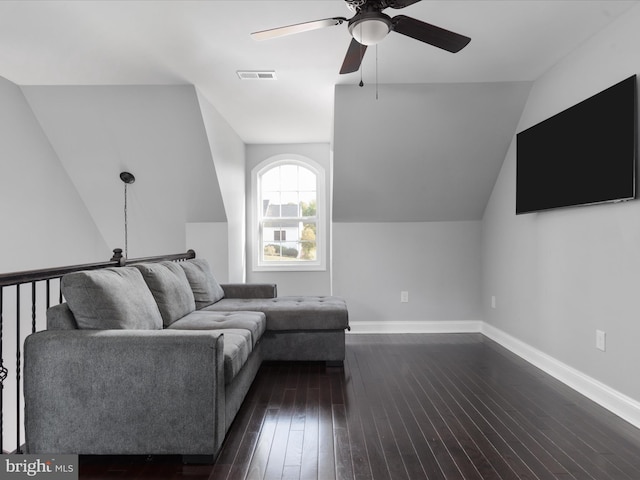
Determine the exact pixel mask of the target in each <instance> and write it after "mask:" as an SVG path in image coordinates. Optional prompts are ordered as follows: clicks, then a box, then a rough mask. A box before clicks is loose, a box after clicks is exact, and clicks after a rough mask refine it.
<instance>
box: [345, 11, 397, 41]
mask: <svg viewBox="0 0 640 480" xmlns="http://www.w3.org/2000/svg"><path fill="white" fill-rule="evenodd" d="M349 31H350V32H351V36H352V37H353V38H355V39H356V41H357V42H358V43H360V44H362V45H367V46H368V45H375V44H377V43H380V42H381V41H382V40H383V39H384V37H386V36H387V35H388V34H389V32H390V31H391V23H390V22H389V21H387V19H386V18H383V17H381V18H363V19H362V20H360V21H357V22H354V23H352V24H351V25H349Z"/></svg>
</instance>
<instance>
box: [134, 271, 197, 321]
mask: <svg viewBox="0 0 640 480" xmlns="http://www.w3.org/2000/svg"><path fill="white" fill-rule="evenodd" d="M132 267H135V268H137V269H138V270H139V271H140V273H141V274H142V278H144V281H145V282H146V283H147V286H148V287H149V290H151V293H152V294H153V298H155V300H156V303H157V304H158V308H159V309H160V314H161V315H162V321H163V324H164V326H165V327H168V326H169V325H171V324H172V323H173V322H175V321H176V320H178V319H180V318H182V317H184V316H185V315H187V314H189V313H191V312H193V311H194V310H195V309H196V302H195V299H194V297H193V291H192V290H191V286H190V285H189V281H188V280H187V276H186V275H185V273H184V270H183V269H182V268H180V266H178V264H177V263H175V262H159V263H138V264H134V265H132Z"/></svg>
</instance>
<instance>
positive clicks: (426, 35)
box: [391, 15, 471, 53]
mask: <svg viewBox="0 0 640 480" xmlns="http://www.w3.org/2000/svg"><path fill="white" fill-rule="evenodd" d="M391 23H392V30H393V31H395V32H398V33H401V34H402V35H406V36H408V37H411V38H415V39H416V40H420V41H421V42H425V43H428V44H430V45H433V46H434V47H438V48H442V49H443V50H447V51H448V52H452V53H456V52H459V51H460V50H462V49H463V48H464V47H466V46H467V44H468V43H469V42H470V41H471V39H470V38H469V37H465V36H464V35H460V34H459V33H454V32H450V31H449V30H445V29H444V28H440V27H436V26H435V25H431V24H429V23H425V22H422V21H420V20H416V19H415V18H411V17H407V16H406V15H396V16H395V17H393V18H392V19H391Z"/></svg>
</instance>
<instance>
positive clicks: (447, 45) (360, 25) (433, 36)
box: [251, 0, 471, 74]
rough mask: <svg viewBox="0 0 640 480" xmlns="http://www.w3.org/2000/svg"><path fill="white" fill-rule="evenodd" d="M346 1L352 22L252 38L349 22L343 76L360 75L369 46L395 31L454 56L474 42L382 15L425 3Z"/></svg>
mask: <svg viewBox="0 0 640 480" xmlns="http://www.w3.org/2000/svg"><path fill="white" fill-rule="evenodd" d="M345 1H346V2H347V7H348V8H349V9H350V10H352V11H353V12H355V15H354V16H353V17H352V18H351V19H347V18H344V17H333V18H325V19H322V20H314V21H311V22H304V23H297V24H295V25H288V26H285V27H278V28H272V29H269V30H262V31H259V32H254V33H252V34H251V37H252V38H254V39H255V40H268V39H271V38H277V37H283V36H285V35H292V34H294V33H301V32H307V31H309V30H316V29H319V28H324V27H332V26H335V25H341V24H342V23H343V22H348V27H349V33H351V36H352V37H353V39H352V40H351V43H350V44H349V48H348V49H347V54H346V56H345V58H344V62H343V63H342V68H341V69H340V73H341V74H344V73H351V72H356V71H357V70H358V69H359V68H360V64H361V63H362V58H363V57H364V54H365V52H366V50H367V47H368V46H369V45H375V44H377V43H379V42H380V41H382V39H384V37H386V36H387V34H388V33H389V32H392V31H393V32H397V33H400V34H402V35H406V36H407V37H411V38H414V39H416V40H419V41H421V42H424V43H428V44H429V45H433V46H434V47H438V48H442V49H443V50H447V51H448V52H452V53H456V52H459V51H460V50H462V49H463V48H464V47H465V46H466V45H467V44H468V43H469V42H470V41H471V39H470V38H469V37H465V36H464V35H460V34H459V33H454V32H451V31H449V30H445V29H444V28H440V27H437V26H435V25H431V24H429V23H425V22H422V21H420V20H416V19H415V18H412V17H407V16H406V15H396V16H395V17H393V18H392V17H390V16H389V15H386V14H385V13H382V10H384V9H386V8H394V9H399V8H404V7H408V6H409V5H413V4H414V3H418V2H419V1H421V0H345Z"/></svg>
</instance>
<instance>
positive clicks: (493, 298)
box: [491, 295, 496, 308]
mask: <svg viewBox="0 0 640 480" xmlns="http://www.w3.org/2000/svg"><path fill="white" fill-rule="evenodd" d="M491 308H496V296H495V295H492V296H491Z"/></svg>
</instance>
